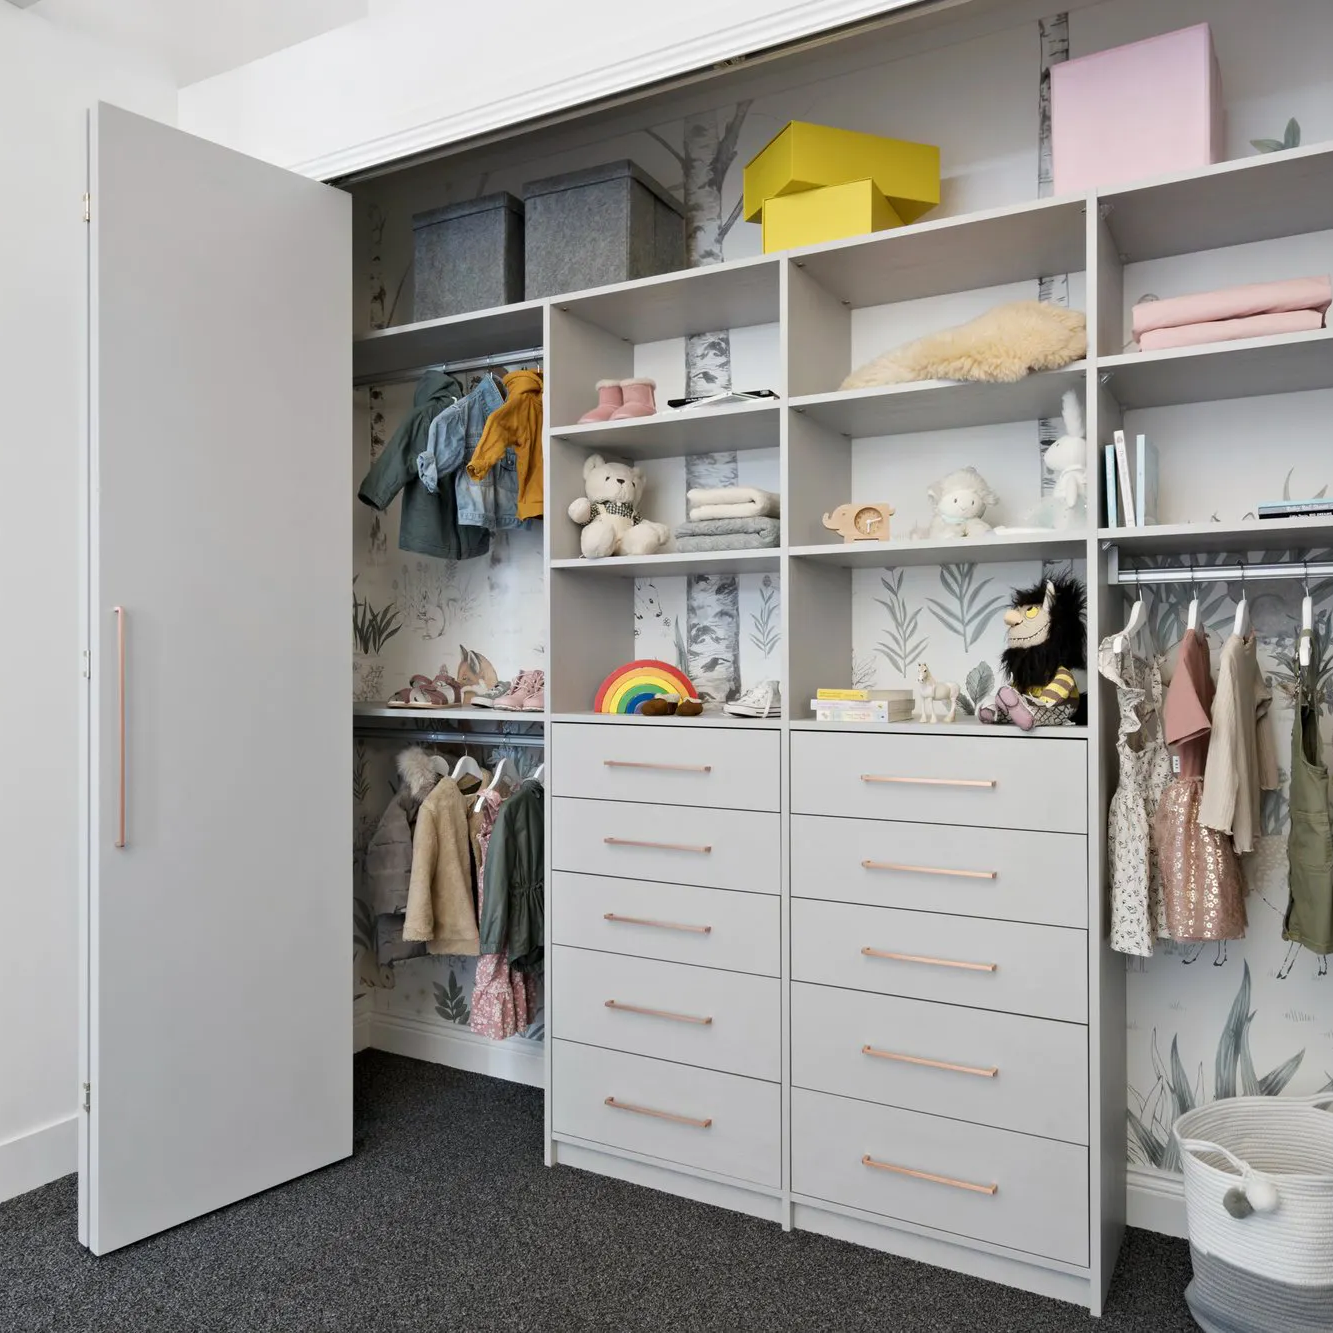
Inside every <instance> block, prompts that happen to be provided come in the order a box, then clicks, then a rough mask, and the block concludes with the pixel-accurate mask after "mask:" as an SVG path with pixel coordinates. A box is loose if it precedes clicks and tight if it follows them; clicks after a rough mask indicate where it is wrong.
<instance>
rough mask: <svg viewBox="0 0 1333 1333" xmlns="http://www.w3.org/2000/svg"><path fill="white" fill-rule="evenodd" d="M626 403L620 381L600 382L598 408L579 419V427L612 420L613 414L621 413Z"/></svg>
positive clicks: (598, 382) (598, 385)
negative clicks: (589, 422)
mask: <svg viewBox="0 0 1333 1333" xmlns="http://www.w3.org/2000/svg"><path fill="white" fill-rule="evenodd" d="M624 402H625V395H624V394H623V393H621V391H620V381H619V380H598V381H597V406H596V407H594V408H593V409H592V411H591V412H585V413H584V414H583V415H582V416H581V417H580V418H579V425H580V426H581V425H582V424H583V423H584V422H585V421H608V420H610V418H611V416H612V414H613V413H614V412H617V411H619V410H620V408H621V406H622V405H623V404H624Z"/></svg>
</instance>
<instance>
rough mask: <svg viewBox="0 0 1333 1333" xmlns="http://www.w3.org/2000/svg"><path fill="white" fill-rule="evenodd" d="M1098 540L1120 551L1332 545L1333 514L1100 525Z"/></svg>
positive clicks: (1150, 552)
mask: <svg viewBox="0 0 1333 1333" xmlns="http://www.w3.org/2000/svg"><path fill="white" fill-rule="evenodd" d="M1097 540H1098V541H1099V542H1101V543H1102V544H1103V545H1105V546H1117V547H1119V548H1120V554H1121V555H1122V556H1129V557H1133V556H1162V555H1180V556H1190V555H1218V554H1244V553H1245V552H1247V551H1264V550H1275V549H1282V550H1289V549H1292V548H1299V547H1306V548H1307V549H1309V550H1325V549H1329V548H1333V519H1330V518H1277V519H1246V520H1244V521H1242V522H1240V523H1154V524H1152V525H1150V526H1149V527H1146V528H1099V529H1098V531H1097Z"/></svg>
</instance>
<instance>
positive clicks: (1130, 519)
mask: <svg viewBox="0 0 1333 1333" xmlns="http://www.w3.org/2000/svg"><path fill="white" fill-rule="evenodd" d="M1115 461H1116V472H1117V473H1118V474H1119V476H1120V511H1121V513H1122V515H1123V516H1124V522H1125V527H1127V528H1133V527H1137V526H1138V524H1137V523H1136V521H1135V516H1136V514H1137V512H1138V511H1137V510H1136V509H1135V508H1134V482H1133V477H1134V470H1133V468H1132V466H1131V459H1130V456H1129V446H1128V445H1127V444H1126V443H1125V432H1124V431H1123V430H1118V431H1116V433H1115Z"/></svg>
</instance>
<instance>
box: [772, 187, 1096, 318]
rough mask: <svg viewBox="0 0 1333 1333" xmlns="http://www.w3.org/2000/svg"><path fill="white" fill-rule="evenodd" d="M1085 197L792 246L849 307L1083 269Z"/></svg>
mask: <svg viewBox="0 0 1333 1333" xmlns="http://www.w3.org/2000/svg"><path fill="white" fill-rule="evenodd" d="M1087 203H1088V201H1087V198H1086V197H1085V196H1084V195H1073V196H1068V197H1065V198H1061V199H1043V200H1040V201H1039V202H1037V203H1033V204H1022V205H1019V206H1018V207H1015V208H997V209H991V210H989V211H987V212H983V213H968V214H966V215H964V216H963V217H958V218H943V219H941V220H940V221H938V222H919V223H916V224H915V225H913V226H910V227H898V228H894V229H893V230H892V231H886V232H880V233H878V234H877V235H875V236H874V237H870V238H866V237H855V238H853V239H852V240H848V241H835V242H833V243H831V244H826V245H821V246H818V247H812V248H810V249H808V250H793V251H791V252H790V253H791V259H792V262H793V263H794V264H796V266H797V267H798V268H803V269H805V271H806V273H807V274H809V276H810V277H812V278H814V279H815V281H816V282H818V283H819V285H820V286H821V287H823V288H824V290H825V291H827V292H829V293H830V294H831V295H833V296H835V297H837V298H838V300H840V301H841V302H842V303H843V304H844V305H846V306H851V307H852V308H853V309H860V308H861V307H862V306H873V305H887V304H889V303H890V302H894V301H914V300H917V299H919V298H921V297H925V296H941V295H944V294H946V293H948V292H965V291H972V290H974V289H976V288H978V287H997V286H1000V285H1001V284H1002V283H1008V282H1022V281H1024V280H1025V279H1027V278H1037V277H1040V276H1041V275H1042V274H1044V273H1081V272H1082V271H1083V270H1084V268H1085V267H1086V264H1087V248H1086V247H1087V237H1086V231H1085V227H1086V214H1087Z"/></svg>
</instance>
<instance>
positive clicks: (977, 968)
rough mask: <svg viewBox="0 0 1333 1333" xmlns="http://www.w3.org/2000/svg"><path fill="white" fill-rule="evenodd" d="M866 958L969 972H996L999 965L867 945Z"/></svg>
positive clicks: (864, 954) (865, 949)
mask: <svg viewBox="0 0 1333 1333" xmlns="http://www.w3.org/2000/svg"><path fill="white" fill-rule="evenodd" d="M861 954H862V956H863V957H865V958H888V959H891V960H892V961H893V962H895V963H925V964H926V965H927V966H928V967H960V968H962V969H963V970H964V971H967V972H994V971H995V970H996V968H997V967H998V966H999V964H997V963H962V962H959V961H958V960H957V959H955V958H926V957H925V956H923V955H922V954H919V953H892V952H890V951H889V950H888V949H872V948H870V946H869V945H867V946H866V947H865V948H864V949H862V950H861Z"/></svg>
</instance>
